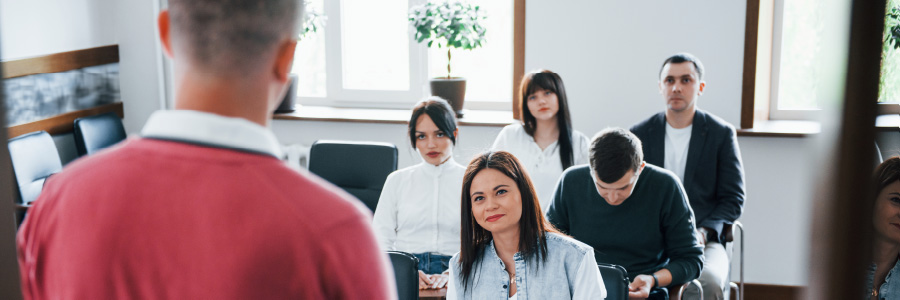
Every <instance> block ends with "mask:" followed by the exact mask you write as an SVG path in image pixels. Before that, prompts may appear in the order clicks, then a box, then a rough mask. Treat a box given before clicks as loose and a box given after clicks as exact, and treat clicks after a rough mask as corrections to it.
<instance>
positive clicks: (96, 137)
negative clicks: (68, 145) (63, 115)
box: [74, 112, 126, 156]
mask: <svg viewBox="0 0 900 300" xmlns="http://www.w3.org/2000/svg"><path fill="white" fill-rule="evenodd" d="M74 135H75V148H76V150H77V151H78V156H84V155H90V154H94V153H96V152H97V151H100V150H102V149H103V148H106V147H109V146H112V145H115V144H116V143H118V142H121V141H123V140H125V137H126V136H125V127H124V126H123V125H122V119H119V116H118V115H116V114H115V113H111V112H110V113H105V114H101V115H96V116H90V117H84V118H78V119H75V131H74Z"/></svg>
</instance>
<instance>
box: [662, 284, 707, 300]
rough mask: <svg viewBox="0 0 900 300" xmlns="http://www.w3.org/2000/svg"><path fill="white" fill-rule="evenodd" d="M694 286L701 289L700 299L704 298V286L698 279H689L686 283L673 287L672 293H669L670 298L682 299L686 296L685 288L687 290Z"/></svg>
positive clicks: (698, 289)
mask: <svg viewBox="0 0 900 300" xmlns="http://www.w3.org/2000/svg"><path fill="white" fill-rule="evenodd" d="M692 285H693V286H694V287H695V288H696V289H697V291H699V295H700V299H703V286H701V285H700V281H699V280H697V279H694V280H691V281H688V282H687V283H685V284H682V285H679V286H678V287H676V288H673V289H672V293H671V294H670V295H669V299H675V300H681V299H682V297H683V296H684V290H686V289H687V288H688V287H689V286H692Z"/></svg>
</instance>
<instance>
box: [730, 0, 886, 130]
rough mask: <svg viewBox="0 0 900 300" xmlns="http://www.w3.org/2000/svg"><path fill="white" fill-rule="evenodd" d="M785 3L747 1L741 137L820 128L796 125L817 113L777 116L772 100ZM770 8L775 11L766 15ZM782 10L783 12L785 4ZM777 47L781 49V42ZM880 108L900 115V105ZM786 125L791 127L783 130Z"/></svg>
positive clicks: (784, 112)
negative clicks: (772, 129) (771, 129)
mask: <svg viewBox="0 0 900 300" xmlns="http://www.w3.org/2000/svg"><path fill="white" fill-rule="evenodd" d="M781 1H784V0H747V12H746V13H747V15H746V26H745V35H744V68H743V69H744V71H743V72H744V75H743V84H742V86H743V88H742V96H741V123H740V130H739V132H738V134H739V135H743V136H773V137H803V136H807V135H809V134H810V132H809V131H806V130H796V131H795V130H794V129H796V128H798V127H802V126H808V125H809V123H814V124H818V122H814V121H796V120H809V118H810V117H814V116H815V113H816V112H815V111H791V110H782V111H781V112H776V113H774V114H773V111H774V109H772V108H774V107H777V106H776V105H777V102H776V101H775V100H773V99H772V98H775V96H773V95H775V94H777V91H778V81H777V80H778V74H777V72H776V71H775V70H776V68H777V66H778V63H779V61H778V60H779V59H780V53H779V52H780V51H779V49H780V48H778V47H776V42H779V41H778V39H780V37H781V35H780V28H778V29H776V28H775V26H776V23H778V24H777V25H779V26H780V21H777V22H776V21H775V19H777V17H780V15H778V14H776V11H777V10H778V9H779V8H778V3H779V2H781ZM769 8H771V9H772V11H766V10H767V9H769ZM781 9H782V11H783V4H782V5H781ZM767 13H768V15H767ZM770 26H771V27H770ZM767 31H769V32H767ZM777 46H780V42H779V43H777ZM877 107H878V111H877V113H878V115H892V114H900V104H898V103H878V104H877ZM772 121H774V122H772ZM792 122H793V123H792ZM772 123H780V124H772ZM784 124H788V125H787V126H784V127H782V126H781V125H784ZM771 125H775V126H771ZM796 125H802V126H796ZM771 127H779V130H778V131H767V129H766V128H771ZM760 129H762V130H760ZM792 131H794V132H792Z"/></svg>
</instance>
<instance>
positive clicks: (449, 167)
mask: <svg viewBox="0 0 900 300" xmlns="http://www.w3.org/2000/svg"><path fill="white" fill-rule="evenodd" d="M463 173H465V168H464V167H463V166H461V165H460V164H458V163H456V161H454V160H453V158H450V159H449V160H447V161H446V162H444V163H443V164H441V165H440V166H435V165H432V164H428V163H425V162H423V163H420V164H418V165H415V166H411V167H407V168H404V169H400V170H397V171H395V172H393V173H391V175H389V176H388V178H387V180H386V181H385V182H384V188H383V189H382V190H381V197H380V198H379V199H378V206H377V207H376V209H375V220H374V227H375V235H376V236H377V237H378V241H379V243H380V244H381V245H382V247H383V248H384V250H396V251H404V252H409V253H425V252H436V253H440V254H442V255H448V256H449V255H453V254H454V253H456V252H459V226H460V201H461V197H460V195H461V193H462V179H463Z"/></svg>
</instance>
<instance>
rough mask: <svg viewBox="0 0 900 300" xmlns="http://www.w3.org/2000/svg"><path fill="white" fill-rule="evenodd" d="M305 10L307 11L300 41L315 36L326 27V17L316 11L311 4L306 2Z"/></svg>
mask: <svg viewBox="0 0 900 300" xmlns="http://www.w3.org/2000/svg"><path fill="white" fill-rule="evenodd" d="M303 8H304V9H305V10H306V11H305V15H304V16H303V30H301V31H300V36H299V37H298V38H297V40H298V41H302V40H303V39H305V38H307V37H309V36H311V35H313V34H315V33H316V32H318V31H319V28H323V27H325V19H326V18H325V15H323V14H322V13H321V12H319V11H318V10H316V8H315V7H314V6H313V5H312V3H311V2H305V3H304V5H303Z"/></svg>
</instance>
